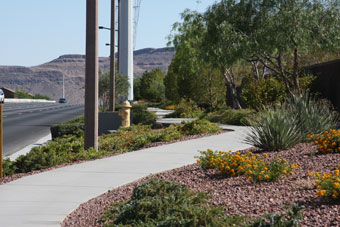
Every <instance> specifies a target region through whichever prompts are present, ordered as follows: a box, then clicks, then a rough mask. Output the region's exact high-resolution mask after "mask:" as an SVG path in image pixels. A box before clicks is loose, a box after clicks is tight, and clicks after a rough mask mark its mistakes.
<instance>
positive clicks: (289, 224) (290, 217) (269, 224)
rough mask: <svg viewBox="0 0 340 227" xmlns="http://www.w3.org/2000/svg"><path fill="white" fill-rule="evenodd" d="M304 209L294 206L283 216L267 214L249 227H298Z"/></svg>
mask: <svg viewBox="0 0 340 227" xmlns="http://www.w3.org/2000/svg"><path fill="white" fill-rule="evenodd" d="M302 209H303V207H301V206H298V205H296V204H293V205H292V206H290V209H289V210H288V212H284V213H282V214H266V215H264V217H262V218H258V219H256V220H255V221H254V222H253V223H252V224H251V225H249V227H285V226H286V227H298V226H300V224H299V223H300V220H301V219H302V217H303V216H302V212H301V210H302Z"/></svg>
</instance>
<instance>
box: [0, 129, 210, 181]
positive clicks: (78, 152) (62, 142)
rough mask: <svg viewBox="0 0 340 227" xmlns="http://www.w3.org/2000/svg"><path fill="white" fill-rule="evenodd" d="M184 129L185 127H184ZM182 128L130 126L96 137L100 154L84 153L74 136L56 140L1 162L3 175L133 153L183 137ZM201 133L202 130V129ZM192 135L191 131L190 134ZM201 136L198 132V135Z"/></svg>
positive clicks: (81, 139)
mask: <svg viewBox="0 0 340 227" xmlns="http://www.w3.org/2000/svg"><path fill="white" fill-rule="evenodd" d="M184 126H185V125H184ZM184 126H182V125H176V126H175V125H172V126H170V127H168V128H165V129H158V130H152V129H151V126H150V125H133V126H131V127H129V128H122V129H119V130H118V131H117V132H115V133H111V134H107V135H104V136H102V137H99V151H98V152H97V151H95V150H94V149H89V150H87V151H84V139H83V138H82V137H77V136H75V135H68V136H62V137H57V138H55V140H53V141H49V142H48V143H47V144H45V145H43V146H40V147H36V148H34V149H32V150H31V151H30V152H29V153H27V154H25V155H21V156H19V157H18V158H17V159H16V160H15V161H10V160H9V159H5V160H4V173H5V175H11V174H14V173H24V172H30V171H33V170H40V169H45V168H49V167H52V166H55V165H59V164H63V163H70V162H74V161H78V160H88V159H96V158H100V157H102V156H103V155H106V154H112V153H123V152H128V151H132V150H136V149H139V148H142V147H145V146H146V145H148V144H150V143H153V142H162V141H164V142H165V141H171V140H176V139H179V138H181V137H183V136H184V135H186V134H183V132H182V127H184ZM203 129H205V128H204V127H203ZM191 132H192V131H191ZM197 133H201V131H199V130H198V131H197Z"/></svg>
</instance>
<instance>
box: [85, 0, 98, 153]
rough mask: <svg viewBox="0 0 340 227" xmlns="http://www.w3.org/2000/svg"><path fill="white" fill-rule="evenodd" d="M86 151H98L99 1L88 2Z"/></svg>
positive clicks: (88, 0)
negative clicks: (92, 149) (90, 149)
mask: <svg viewBox="0 0 340 227" xmlns="http://www.w3.org/2000/svg"><path fill="white" fill-rule="evenodd" d="M84 137H85V138H84V148H85V150H87V149H89V148H90V147H93V148H94V149H95V150H98V0H86V64H85V135H84Z"/></svg>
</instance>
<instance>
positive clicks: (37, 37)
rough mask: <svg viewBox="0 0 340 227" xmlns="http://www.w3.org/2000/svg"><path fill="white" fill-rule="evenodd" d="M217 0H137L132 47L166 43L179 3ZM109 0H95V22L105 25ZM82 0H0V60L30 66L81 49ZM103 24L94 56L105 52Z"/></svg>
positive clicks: (202, 4) (200, 7) (199, 6)
mask: <svg viewBox="0 0 340 227" xmlns="http://www.w3.org/2000/svg"><path fill="white" fill-rule="evenodd" d="M215 1H216V0H200V1H197V0H142V1H141V8H140V16H139V24H138V29H137V31H138V33H137V40H136V49H142V48H147V47H154V48H160V47H165V46H166V43H167V39H166V37H167V36H168V35H169V34H170V31H171V26H172V24H173V23H174V22H176V21H180V13H181V12H183V11H184V9H186V8H189V9H191V10H197V11H199V12H203V11H205V10H206V8H207V7H208V6H210V5H212V4H213V3H214V2H215ZM110 2H111V1H110V0H99V15H100V16H99V25H102V26H106V27H109V26H110ZM85 3H86V0H1V1H0V65H22V66H34V65H39V64H42V63H45V62H48V61H51V60H53V59H55V58H57V57H59V56H60V55H63V54H84V53H85V6H86V5H85ZM109 41H110V33H109V31H107V30H100V32H99V56H109V47H108V46H105V43H107V42H109Z"/></svg>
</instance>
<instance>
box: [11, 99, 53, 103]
mask: <svg viewBox="0 0 340 227" xmlns="http://www.w3.org/2000/svg"><path fill="white" fill-rule="evenodd" d="M30 102H41V103H42V102H44V103H55V102H56V101H55V100H52V101H51V100H46V99H14V98H5V103H30Z"/></svg>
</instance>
